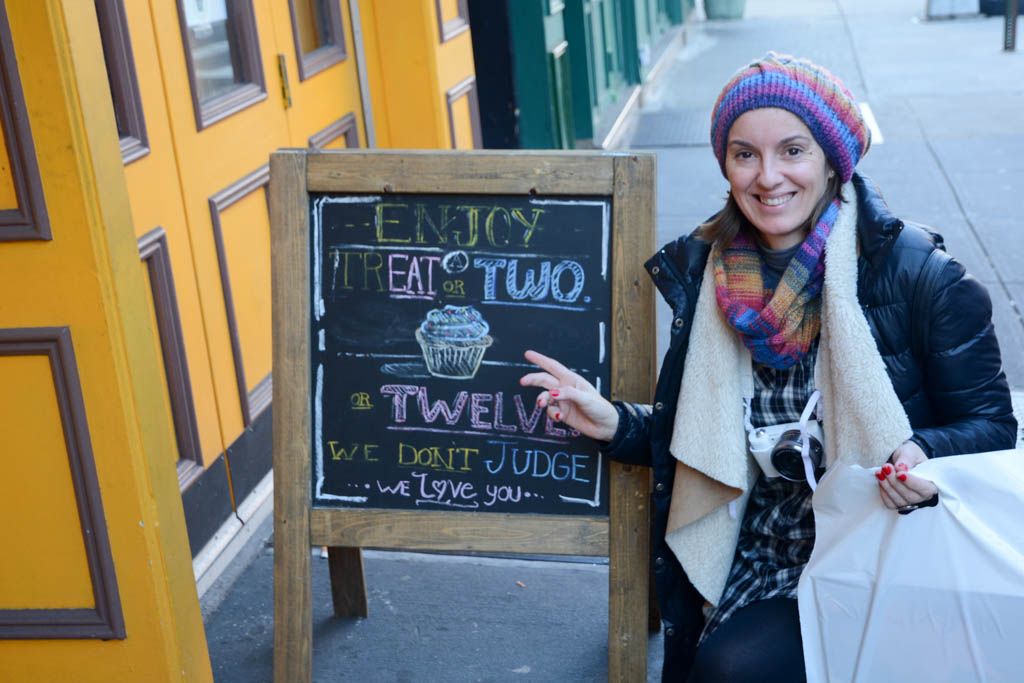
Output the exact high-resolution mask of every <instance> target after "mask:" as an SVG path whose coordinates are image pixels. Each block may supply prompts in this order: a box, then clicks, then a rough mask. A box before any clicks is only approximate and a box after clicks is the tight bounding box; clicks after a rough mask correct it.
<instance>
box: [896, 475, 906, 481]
mask: <svg viewBox="0 0 1024 683" xmlns="http://www.w3.org/2000/svg"><path fill="white" fill-rule="evenodd" d="M896 478H897V479H899V480H900V481H906V480H907V475H905V474H897V475H896Z"/></svg>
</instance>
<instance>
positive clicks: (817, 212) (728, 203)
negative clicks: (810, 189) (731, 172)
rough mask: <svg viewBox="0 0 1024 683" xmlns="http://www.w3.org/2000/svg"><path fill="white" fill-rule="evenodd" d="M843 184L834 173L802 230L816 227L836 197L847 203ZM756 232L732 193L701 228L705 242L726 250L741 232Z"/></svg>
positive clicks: (701, 234) (806, 230) (805, 231)
mask: <svg viewBox="0 0 1024 683" xmlns="http://www.w3.org/2000/svg"><path fill="white" fill-rule="evenodd" d="M842 190H843V184H842V181H841V180H840V179H839V174H838V173H833V174H832V177H831V178H829V179H828V182H827V184H826V185H825V193H824V194H822V195H821V199H819V200H818V203H817V204H815V205H814V210H813V211H811V215H810V216H809V217H808V219H807V221H806V222H805V223H804V224H803V225H802V226H801V230H802V231H803V232H804V234H806V233H807V232H808V231H810V229H811V228H812V227H814V226H815V225H816V224H817V223H818V220H819V219H820V218H821V214H823V213H825V209H827V208H828V205H829V204H831V203H832V201H833V200H835V198H836V197H838V198H839V200H840V201H843V202H845V201H846V200H845V199H844V198H843V194H842ZM744 229H746V230H754V231H755V232H756V228H755V227H754V226H753V225H751V224H750V221H749V220H747V217H746V216H744V215H743V212H742V211H740V205H739V204H738V203H737V202H736V199H735V198H734V197H733V196H732V192H730V193H729V195H728V196H727V197H726V200H725V206H724V207H723V208H722V210H721V211H719V212H718V213H717V214H715V216H713V217H712V218H711V220H709V221H708V222H707V223H704V224H702V225H701V226H700V237H701V238H702V239H703V240H704V241H705V242H710V243H711V245H712V246H713V247H715V248H716V249H725V248H726V247H728V246H729V245H730V244H731V243H732V241H733V239H734V238H735V237H736V235H738V234H739V232H740V230H744Z"/></svg>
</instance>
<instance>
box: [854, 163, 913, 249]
mask: <svg viewBox="0 0 1024 683" xmlns="http://www.w3.org/2000/svg"><path fill="white" fill-rule="evenodd" d="M853 187H854V189H855V190H856V194H857V235H858V239H859V242H860V253H861V256H863V257H864V258H865V259H867V261H868V262H869V263H870V264H871V266H872V267H874V268H877V267H878V266H879V265H880V264H881V263H882V261H884V260H885V257H886V256H888V254H889V251H890V250H891V249H892V245H893V243H894V242H895V241H896V238H897V237H898V236H899V234H900V232H901V231H902V230H903V221H901V220H900V219H898V218H896V216H894V215H893V214H892V212H891V211H889V206H888V204H886V203H885V199H884V198H883V197H882V194H881V192H879V191H878V186H877V185H875V183H874V181H872V180H871V179H870V178H867V177H865V176H862V175H860V174H859V173H854V174H853Z"/></svg>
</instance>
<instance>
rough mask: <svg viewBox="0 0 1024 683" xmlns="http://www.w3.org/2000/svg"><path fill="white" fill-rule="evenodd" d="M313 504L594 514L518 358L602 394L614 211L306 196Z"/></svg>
mask: <svg viewBox="0 0 1024 683" xmlns="http://www.w3.org/2000/svg"><path fill="white" fill-rule="evenodd" d="M309 201H310V213H311V218H312V228H313V235H312V240H311V254H310V258H311V262H310V268H311V271H312V273H313V278H312V283H311V284H312V294H311V297H310V299H311V304H312V311H311V315H310V318H311V320H312V321H313V332H312V335H313V338H314V339H316V340H317V341H316V346H315V347H314V348H313V359H312V368H311V370H312V375H313V376H312V377H311V382H312V384H313V386H314V392H313V397H312V400H313V408H312V410H313V437H312V438H313V447H314V458H315V467H314V470H313V482H312V486H313V500H314V504H315V505H316V506H331V505H341V506H367V507H376V508H408V509H444V508H453V509H460V510H475V511H480V512H544V513H555V514H588V515H594V514H607V511H608V504H607V501H608V495H607V490H608V472H607V463H605V462H604V461H603V458H602V457H601V454H600V453H599V452H598V449H597V447H596V445H595V443H594V442H593V441H591V440H590V439H587V438H585V437H581V436H580V435H579V434H578V433H576V432H572V431H570V430H569V429H568V428H566V427H565V426H564V425H560V424H559V423H557V422H555V421H553V420H551V419H550V418H549V417H548V415H547V411H546V410H545V409H544V408H542V407H540V406H538V405H537V404H536V397H537V395H538V393H539V391H537V390H536V389H524V388H522V387H520V386H519V384H518V379H519V377H520V376H522V375H523V374H524V373H526V372H530V371H532V370H535V368H534V367H533V366H531V365H530V364H528V363H526V362H525V360H524V359H523V352H524V351H525V350H526V349H531V348H532V349H537V350H539V351H541V352H542V353H546V354H549V355H552V356H555V357H557V358H558V359H559V360H560V361H561V362H562V363H564V364H566V365H567V366H569V367H571V368H573V369H574V370H575V371H576V372H578V373H579V374H581V375H582V376H583V377H585V378H586V379H587V380H589V381H590V382H591V383H592V384H593V385H594V386H596V387H597V388H598V389H599V390H601V391H603V393H604V394H605V395H606V396H607V395H608V387H609V367H610V366H609V355H608V348H609V330H608V324H607V322H608V320H609V314H610V313H609V309H610V304H611V284H610V283H611V278H612V276H613V273H612V272H611V264H610V253H609V249H610V244H611V225H610V221H611V202H610V200H609V199H608V198H602V197H596V198H588V197H559V198H547V199H537V198H531V197H516V196H494V195H490V196H474V195H411V194H407V195H388V196H382V195H347V196H346V195H337V194H311V195H310V199H309Z"/></svg>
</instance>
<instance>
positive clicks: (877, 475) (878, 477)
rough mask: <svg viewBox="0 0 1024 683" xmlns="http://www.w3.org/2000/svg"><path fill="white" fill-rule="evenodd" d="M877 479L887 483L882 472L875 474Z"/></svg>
mask: <svg viewBox="0 0 1024 683" xmlns="http://www.w3.org/2000/svg"><path fill="white" fill-rule="evenodd" d="M875 478H876V479H878V481H885V475H884V474H882V473H881V471H879V472H875Z"/></svg>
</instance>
